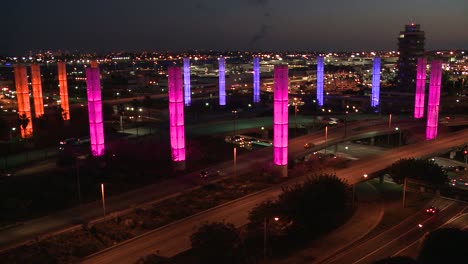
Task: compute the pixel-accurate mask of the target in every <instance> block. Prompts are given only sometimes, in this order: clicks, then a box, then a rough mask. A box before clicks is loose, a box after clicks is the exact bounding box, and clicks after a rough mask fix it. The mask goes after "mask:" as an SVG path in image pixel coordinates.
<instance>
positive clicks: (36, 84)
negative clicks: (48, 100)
mask: <svg viewBox="0 0 468 264" xmlns="http://www.w3.org/2000/svg"><path fill="white" fill-rule="evenodd" d="M31 83H32V90H33V98H34V115H35V116H36V117H37V118H39V117H41V116H42V115H44V102H43V100H42V82H41V69H40V66H39V64H31Z"/></svg>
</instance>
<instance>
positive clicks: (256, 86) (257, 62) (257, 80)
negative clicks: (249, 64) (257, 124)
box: [253, 57, 260, 103]
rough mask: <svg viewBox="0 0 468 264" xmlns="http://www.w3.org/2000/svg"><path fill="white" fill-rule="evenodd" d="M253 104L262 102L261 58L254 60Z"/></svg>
mask: <svg viewBox="0 0 468 264" xmlns="http://www.w3.org/2000/svg"><path fill="white" fill-rule="evenodd" d="M253 102H254V103H258V102H260V58H259V57H254V58H253Z"/></svg>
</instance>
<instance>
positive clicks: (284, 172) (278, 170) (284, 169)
mask: <svg viewBox="0 0 468 264" xmlns="http://www.w3.org/2000/svg"><path fill="white" fill-rule="evenodd" d="M274 168H275V169H274V172H275V176H277V177H280V178H286V177H288V165H275V167H274Z"/></svg>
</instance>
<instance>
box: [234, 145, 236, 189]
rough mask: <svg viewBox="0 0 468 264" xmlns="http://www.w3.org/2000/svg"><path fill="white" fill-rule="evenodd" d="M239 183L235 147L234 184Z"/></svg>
mask: <svg viewBox="0 0 468 264" xmlns="http://www.w3.org/2000/svg"><path fill="white" fill-rule="evenodd" d="M236 181H237V148H236V147H234V182H236Z"/></svg>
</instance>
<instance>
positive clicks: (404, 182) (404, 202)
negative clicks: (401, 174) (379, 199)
mask: <svg viewBox="0 0 468 264" xmlns="http://www.w3.org/2000/svg"><path fill="white" fill-rule="evenodd" d="M405 205H406V177H405V179H404V180H403V208H405Z"/></svg>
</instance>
